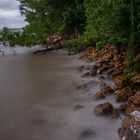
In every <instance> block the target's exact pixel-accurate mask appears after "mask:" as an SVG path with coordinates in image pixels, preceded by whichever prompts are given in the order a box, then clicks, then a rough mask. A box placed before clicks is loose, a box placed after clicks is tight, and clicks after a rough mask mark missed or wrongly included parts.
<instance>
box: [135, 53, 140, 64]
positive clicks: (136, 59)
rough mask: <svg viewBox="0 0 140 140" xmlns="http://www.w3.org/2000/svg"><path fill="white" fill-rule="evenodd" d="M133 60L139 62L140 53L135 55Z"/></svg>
mask: <svg viewBox="0 0 140 140" xmlns="http://www.w3.org/2000/svg"><path fill="white" fill-rule="evenodd" d="M134 62H138V63H140V54H138V55H137V56H136V57H135V59H134Z"/></svg>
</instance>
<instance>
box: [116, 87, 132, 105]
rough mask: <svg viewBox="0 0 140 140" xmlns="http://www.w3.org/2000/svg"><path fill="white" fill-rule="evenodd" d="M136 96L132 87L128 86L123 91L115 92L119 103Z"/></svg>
mask: <svg viewBox="0 0 140 140" xmlns="http://www.w3.org/2000/svg"><path fill="white" fill-rule="evenodd" d="M133 95H134V92H133V90H132V88H131V87H129V86H127V87H125V88H123V89H121V90H116V91H115V98H116V101H117V102H124V101H127V100H128V98H130V97H131V96H133Z"/></svg>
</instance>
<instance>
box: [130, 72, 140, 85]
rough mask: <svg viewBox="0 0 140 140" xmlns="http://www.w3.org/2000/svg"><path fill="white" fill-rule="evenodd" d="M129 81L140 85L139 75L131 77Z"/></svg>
mask: <svg viewBox="0 0 140 140" xmlns="http://www.w3.org/2000/svg"><path fill="white" fill-rule="evenodd" d="M131 81H132V82H133V83H140V73H135V75H133V76H132V78H131Z"/></svg>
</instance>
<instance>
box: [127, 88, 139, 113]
mask: <svg viewBox="0 0 140 140" xmlns="http://www.w3.org/2000/svg"><path fill="white" fill-rule="evenodd" d="M138 107H140V90H138V91H137V92H136V94H135V95H134V96H132V97H130V98H129V99H128V101H127V107H126V111H127V112H132V111H134V110H135V109H136V108H138Z"/></svg>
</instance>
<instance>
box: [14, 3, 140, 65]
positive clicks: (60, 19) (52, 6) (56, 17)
mask: <svg viewBox="0 0 140 140" xmlns="http://www.w3.org/2000/svg"><path fill="white" fill-rule="evenodd" d="M18 1H20V2H21V6H20V11H21V13H22V14H24V15H25V16H26V21H27V22H28V23H29V24H28V25H27V26H26V27H25V28H24V32H23V33H22V35H20V36H18V38H17V42H18V44H22V45H31V44H38V43H41V42H43V41H44V40H46V38H47V36H49V35H50V34H52V33H55V32H59V33H61V34H63V35H64V34H65V35H68V36H71V35H72V37H73V38H72V37H69V40H67V41H64V43H63V45H64V46H65V47H66V48H67V49H68V50H69V51H75V50H78V51H79V50H83V48H85V47H86V46H89V45H90V44H92V45H94V46H96V47H97V49H100V47H102V46H103V45H104V44H113V45H115V46H119V47H122V48H124V49H126V48H127V52H128V60H129V64H131V61H132V59H133V56H134V49H135V48H138V46H139V45H140V6H139V5H140V0H18Z"/></svg>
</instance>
